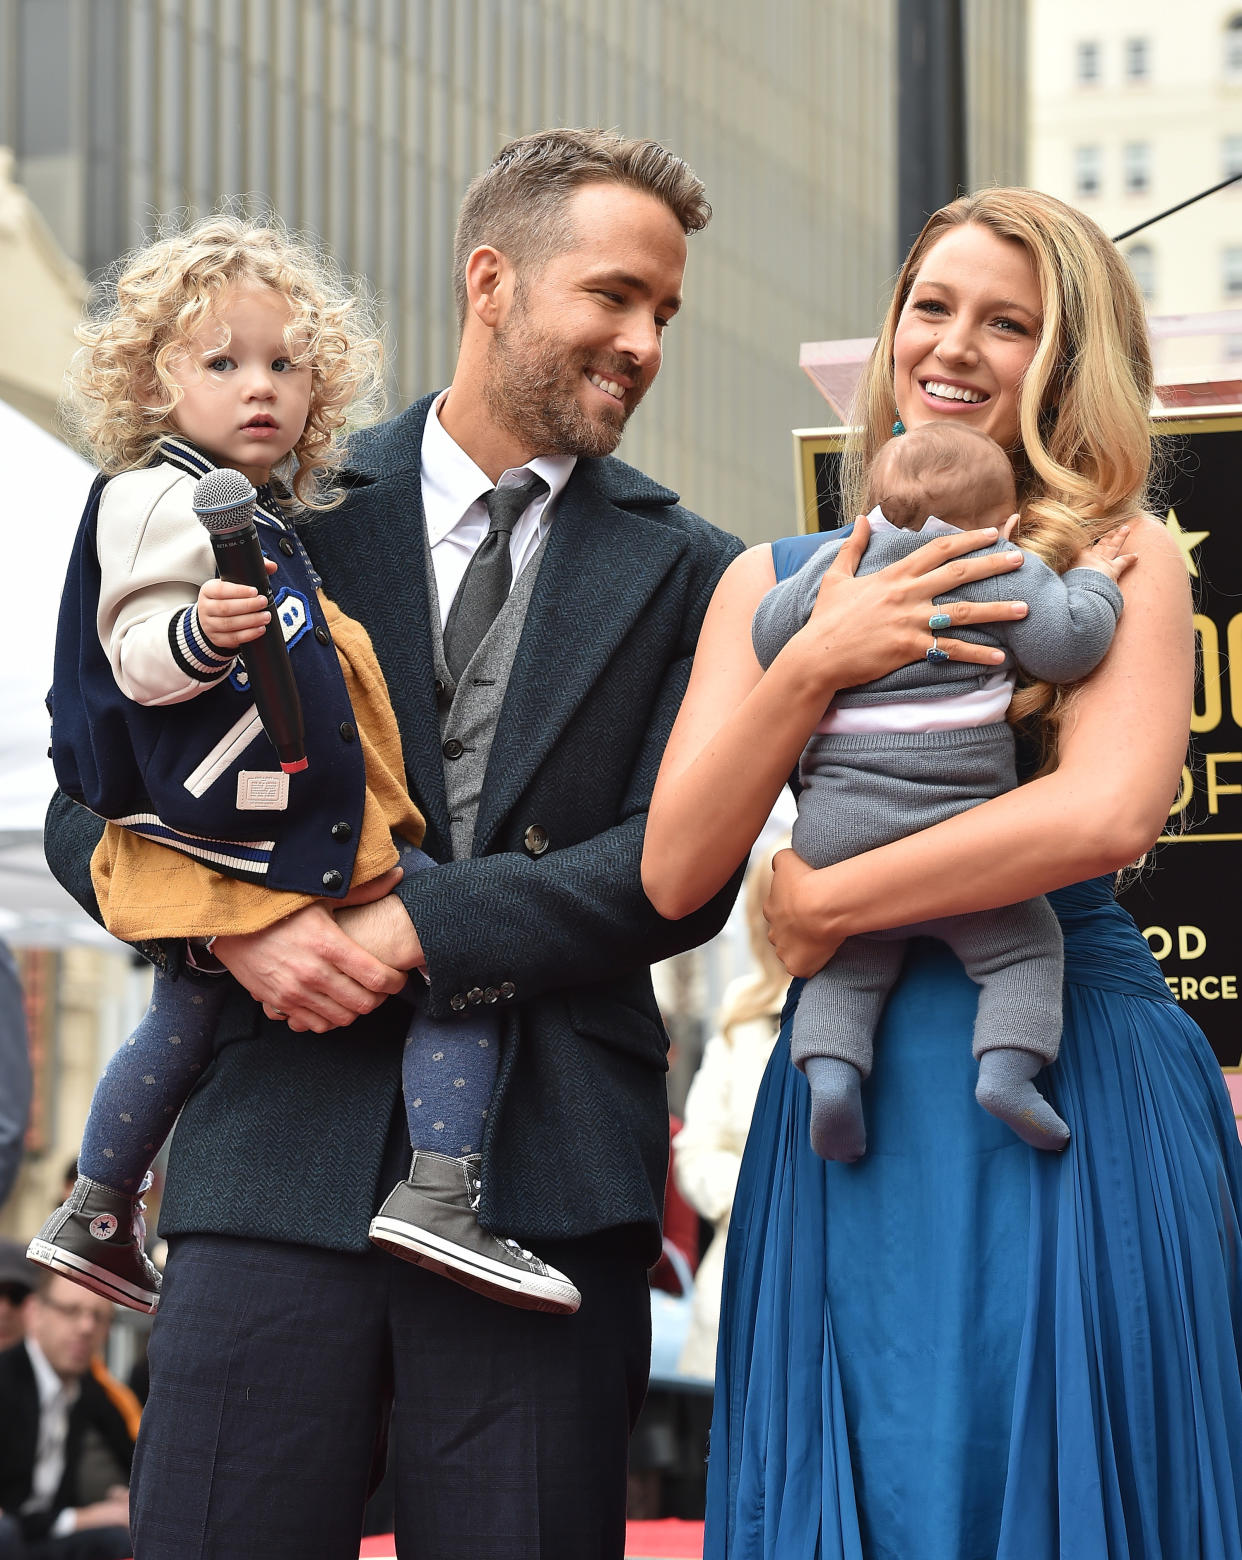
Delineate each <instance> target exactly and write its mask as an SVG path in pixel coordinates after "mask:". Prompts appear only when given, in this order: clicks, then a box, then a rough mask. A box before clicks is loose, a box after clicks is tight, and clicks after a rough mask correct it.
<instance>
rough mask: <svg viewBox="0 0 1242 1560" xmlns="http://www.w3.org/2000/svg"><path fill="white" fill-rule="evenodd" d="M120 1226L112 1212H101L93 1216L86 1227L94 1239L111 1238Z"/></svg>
mask: <svg viewBox="0 0 1242 1560" xmlns="http://www.w3.org/2000/svg"><path fill="white" fill-rule="evenodd" d="M119 1227H120V1224H119V1220H118V1219H117V1216H116V1214H114V1213H101V1214H98V1215H97V1216H96V1217H95V1218H93V1219H92V1220H91V1222H90V1224H89V1225H88V1226H87V1228H88V1229H89V1230H90V1232H91V1234H92V1235H93V1236H94V1237H95V1239H96V1240H111V1239H112V1237H113V1236H114V1235H115V1234H116V1232H117V1230H118V1228H119Z"/></svg>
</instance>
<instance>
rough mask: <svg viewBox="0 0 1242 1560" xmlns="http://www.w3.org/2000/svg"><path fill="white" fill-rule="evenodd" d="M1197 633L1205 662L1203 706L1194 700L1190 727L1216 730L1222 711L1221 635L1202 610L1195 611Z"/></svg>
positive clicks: (1200, 730) (1199, 730) (1196, 730)
mask: <svg viewBox="0 0 1242 1560" xmlns="http://www.w3.org/2000/svg"><path fill="white" fill-rule="evenodd" d="M1195 635H1196V637H1197V638H1198V641H1199V649H1200V652H1201V655H1202V662H1203V708H1202V709H1201V710H1200V709H1197V708H1196V707H1195V705H1194V703H1193V701H1192V704H1191V710H1190V729H1191V731H1195V732H1203V731H1215V730H1216V728H1217V726H1219V725H1220V712H1221V677H1220V635H1219V634H1218V633H1217V632H1216V624H1215V623H1213V622H1212V620H1211V618H1210V617H1204V616H1203V614H1202V613H1200V612H1196V613H1195Z"/></svg>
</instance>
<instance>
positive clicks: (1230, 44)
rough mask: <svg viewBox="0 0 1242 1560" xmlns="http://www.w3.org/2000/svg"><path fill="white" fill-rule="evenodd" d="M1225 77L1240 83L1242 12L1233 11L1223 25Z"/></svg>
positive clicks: (1241, 68)
mask: <svg viewBox="0 0 1242 1560" xmlns="http://www.w3.org/2000/svg"><path fill="white" fill-rule="evenodd" d="M1225 76H1226V79H1227V80H1229V81H1242V11H1235V12H1234V14H1233V15H1232V16H1231V17H1230V18H1229V20H1228V21H1227V22H1226V23H1225Z"/></svg>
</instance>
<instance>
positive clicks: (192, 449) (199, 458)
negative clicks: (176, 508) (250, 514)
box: [155, 433, 290, 531]
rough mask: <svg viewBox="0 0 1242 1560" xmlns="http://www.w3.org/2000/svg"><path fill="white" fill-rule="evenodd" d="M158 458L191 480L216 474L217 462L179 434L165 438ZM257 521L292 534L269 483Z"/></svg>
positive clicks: (260, 495) (260, 498) (263, 490)
mask: <svg viewBox="0 0 1242 1560" xmlns="http://www.w3.org/2000/svg"><path fill="white" fill-rule="evenodd" d="M155 455H156V458H157V459H159V460H163V461H167V462H168V464H169V465H170V466H176V467H177V469H178V470H179V471H184V472H185V473H186V474H187V475H189V476H191V477H195V478H197V477H205V476H206V475H207V473H208V472H209V471H216V470H218V469H219V468H218V467H217V465H216V463H215V461H214V460H212V459H211V457H210V456H209V455H204V454H203V452H202V450H200V449H199V447H198V446H197V445H196V444H191V443H190V441H189V440H188V439H182V438H178V437H177V436H176V435H175V434H171V433H170V434H165V435H164V437H163V438H162V439H161V440H160V442H159V444H158V445H157V446H156V450H155ZM254 517H255V519H256V520H265V521H266V522H267V523H268V525H273V526H275V527H276V528H277V529H278V530H281V531H288V530H289V529H290V525H289V521H288V519H287V518H286V517H285V515H284V514H283V513H282V512H281V509H280V505H279V504H277V503H276V501H275V500H274V499H273V497H272V491H271V488H270V487H268V486H267V485H266V483H265V484H264V485H263V486H262V487H261V488H259V489H258V492H257V495H256V498H255V506H254Z"/></svg>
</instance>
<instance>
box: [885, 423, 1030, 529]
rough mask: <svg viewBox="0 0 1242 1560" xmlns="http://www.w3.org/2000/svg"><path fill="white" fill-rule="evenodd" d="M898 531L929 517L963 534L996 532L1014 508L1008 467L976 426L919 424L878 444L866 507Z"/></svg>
mask: <svg viewBox="0 0 1242 1560" xmlns="http://www.w3.org/2000/svg"><path fill="white" fill-rule="evenodd" d="M876 504H878V505H879V506H880V508H881V509H882V510H883V512H884V518H885V519H886V520H887V521H888V522H889V523H890V524H891V525H895V526H898V527H899V528H900V529H901V530H903V531H919V530H922V528H923V524H924V522H925V521H926V520H927V519H928V518H929V517H930V516H932V515H935V516H936V518H937V519H939V520H944V521H946V522H947V523H948V524H949V525H955V526H958V527H959V528H960V529H961V530H963V531H981V530H983V529H984V527H986V526H990V525H994V526H996V528H997V529H998V530H999V529H1000V527H1001V526H1003V525H1004V523H1005V521H1006V520H1008V519H1009V517H1010V516H1011V515H1012V514H1013V513H1014V512H1015V511H1016V510H1017V507H1018V496H1017V491H1016V488H1015V485H1014V476H1013V466H1012V465H1011V464H1010V461H1009V457H1008V455H1006V454H1005V452H1004V450H1002V449H1001V447H1000V445H999V444H997V443H996V441H995V440H994V439H990V438H988V436H987V434H986V433H981V432H980V431H979V430H978V429H977V428H963V427H960V426H955V425H953V424H952V423H947V422H934V423H924V425H923V426H922V427H921V428H915V429H913V430H912V431H911V432H909V433H907V434H903V435H902V436H901V437H899V438H895V439H890V440H889V441H888V443H887V444H885V445H883V446H882V448H881V449H880V451H879V453H878V454H877V455H876V457H875V459H874V460H873V461H872V463H871V470H870V471H869V472H868V474H867V508H868V510H870V509H873V508H874V507H875V505H876Z"/></svg>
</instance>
